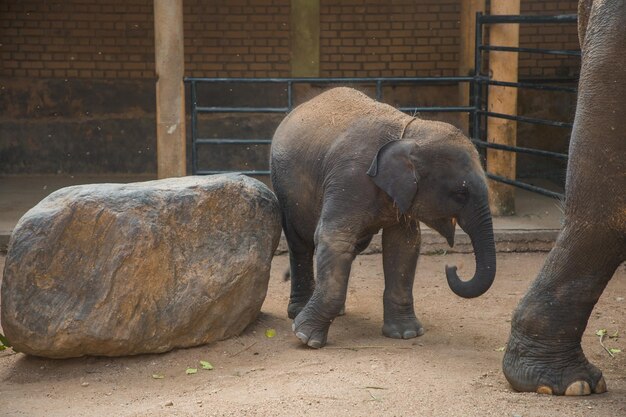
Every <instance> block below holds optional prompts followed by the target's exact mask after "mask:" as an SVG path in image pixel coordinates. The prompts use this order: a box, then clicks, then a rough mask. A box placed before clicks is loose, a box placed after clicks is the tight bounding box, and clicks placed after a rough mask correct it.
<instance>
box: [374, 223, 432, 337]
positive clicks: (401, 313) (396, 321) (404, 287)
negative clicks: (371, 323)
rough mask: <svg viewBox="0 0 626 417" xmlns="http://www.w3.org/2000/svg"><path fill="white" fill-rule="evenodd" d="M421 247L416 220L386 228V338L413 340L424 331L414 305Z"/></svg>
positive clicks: (384, 244)
mask: <svg viewBox="0 0 626 417" xmlns="http://www.w3.org/2000/svg"><path fill="white" fill-rule="evenodd" d="M419 249H420V231H419V226H418V225H417V224H416V223H414V222H410V223H401V224H398V225H395V226H391V227H389V228H385V229H383V270H384V272H385V293H384V295H383V304H384V325H383V335H385V336H387V337H392V338H394V339H410V338H413V337H417V336H421V335H423V334H424V328H423V327H422V324H421V323H420V322H419V320H417V317H416V316H415V310H414V308H413V281H414V279H415V266H416V264H417V258H418V256H419Z"/></svg>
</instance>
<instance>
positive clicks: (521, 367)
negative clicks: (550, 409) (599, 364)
mask: <svg viewBox="0 0 626 417" xmlns="http://www.w3.org/2000/svg"><path fill="white" fill-rule="evenodd" d="M513 333H515V332H513ZM502 370H503V371H504V375H505V377H506V379H507V380H508V381H509V383H510V384H511V386H512V387H513V388H514V389H515V390H516V391H525V392H533V391H534V392H537V393H539V394H549V395H571V396H578V395H589V394H592V393H595V394H601V393H603V392H606V391H607V388H606V381H605V380H604V377H603V376H602V371H600V370H599V369H598V368H596V367H595V366H594V365H592V364H591V363H589V361H587V358H585V355H584V354H583V351H582V348H581V347H580V344H579V343H578V344H576V345H575V346H573V347H571V348H569V349H567V347H566V346H554V347H553V348H552V349H551V348H550V347H549V346H547V345H545V344H538V343H537V342H532V341H529V339H527V338H524V337H521V336H519V335H514V334H512V335H511V338H510V339H509V343H508V345H507V350H506V353H505V354H504V359H503V365H502Z"/></svg>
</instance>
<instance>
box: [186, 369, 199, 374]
mask: <svg viewBox="0 0 626 417" xmlns="http://www.w3.org/2000/svg"><path fill="white" fill-rule="evenodd" d="M185 373H186V374H187V375H193V374H197V373H198V368H187V370H186V371H185Z"/></svg>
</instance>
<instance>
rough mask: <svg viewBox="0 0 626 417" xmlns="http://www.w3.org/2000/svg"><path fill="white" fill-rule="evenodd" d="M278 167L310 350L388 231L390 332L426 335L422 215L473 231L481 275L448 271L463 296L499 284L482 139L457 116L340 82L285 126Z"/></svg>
mask: <svg viewBox="0 0 626 417" xmlns="http://www.w3.org/2000/svg"><path fill="white" fill-rule="evenodd" d="M271 175H272V184H273V186H274V190H275V192H276V195H277V197H278V200H279V203H280V206H281V210H282V215H283V218H282V223H283V230H284V232H285V236H286V238H287V242H288V244H289V256H290V264H291V297H290V301H289V306H288V314H289V317H291V318H294V319H295V320H294V326H293V329H294V333H295V335H296V336H297V337H298V338H299V339H300V340H301V341H302V342H303V343H304V344H306V345H308V346H310V347H314V348H319V347H322V346H324V345H325V344H326V341H327V334H328V329H329V326H330V324H331V322H332V321H333V320H334V318H335V317H336V316H337V315H338V314H340V312H341V311H342V308H343V306H344V302H345V297H346V288H347V283H348V277H349V274H350V267H351V264H352V261H353V260H354V258H355V256H356V255H357V254H358V253H360V252H361V251H363V250H364V249H365V248H366V247H367V245H368V244H369V242H370V241H371V239H372V236H373V235H374V234H375V233H377V232H378V231H379V230H381V229H382V231H383V233H382V244H383V268H384V272H385V293H384V296H383V303H384V325H383V329H382V331H383V334H384V335H385V336H388V337H393V338H404V339H408V338H412V337H416V336H419V335H421V334H422V333H423V332H424V329H423V327H422V325H421V324H420V322H419V321H418V320H417V317H416V315H415V312H414V308H413V294H412V288H413V279H414V276H415V267H416V262H417V258H418V255H419V248H420V229H419V221H422V222H424V223H426V224H427V225H429V226H430V227H432V228H434V229H435V230H437V231H438V232H439V233H441V234H442V235H443V236H444V237H445V238H446V239H447V240H448V242H449V243H450V244H453V242H454V228H455V223H456V221H458V224H459V225H460V226H461V227H462V228H463V229H464V230H465V231H466V232H467V233H468V234H469V235H470V238H471V239H472V244H473V246H474V250H475V254H476V272H475V274H474V277H473V278H471V279H470V280H468V281H461V280H460V279H459V277H458V276H457V274H456V268H455V267H450V268H448V269H447V271H446V272H447V278H448V283H449V285H450V287H451V289H452V290H453V291H454V292H455V293H457V294H458V295H460V296H462V297H467V298H471V297H476V296H478V295H480V294H482V293H484V292H485V291H486V290H487V289H488V288H489V286H490V285H491V283H492V282H493V279H494V276H495V267H496V263H495V245H494V241H493V228H492V223H491V215H490V212H489V206H488V198H487V187H486V182H485V176H484V173H483V170H482V167H481V165H480V162H479V159H478V153H477V152H476V149H475V148H474V146H473V145H472V144H471V142H470V141H469V140H468V139H467V138H466V137H465V136H463V134H462V133H461V132H460V131H459V130H458V129H456V128H454V127H453V126H451V125H449V124H446V123H441V122H434V121H425V120H420V119H416V118H412V117H410V116H408V115H406V114H404V113H402V112H400V111H399V110H397V109H394V108H393V107H391V106H388V105H386V104H382V103H377V102H375V101H374V100H372V99H370V98H368V97H367V96H365V95H364V94H362V93H360V92H358V91H356V90H353V89H350V88H335V89H332V90H329V91H327V92H325V93H322V94H320V95H319V96H317V97H315V98H314V99H312V100H310V101H308V102H306V103H304V104H302V105H301V106H299V107H298V108H296V109H295V110H294V111H293V112H292V113H290V114H289V115H288V116H287V117H286V118H285V119H284V120H283V122H282V123H281V124H280V126H279V127H278V129H277V130H276V133H275V135H274V139H273V141H272V151H271ZM314 254H315V256H314ZM314 257H315V262H316V267H317V276H316V279H314V276H313V260H314V259H313V258H314Z"/></svg>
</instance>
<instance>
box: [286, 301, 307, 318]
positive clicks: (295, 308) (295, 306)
mask: <svg viewBox="0 0 626 417" xmlns="http://www.w3.org/2000/svg"><path fill="white" fill-rule="evenodd" d="M305 305H306V301H304V302H291V301H290V302H289V306H287V316H288V317H289V318H290V319H292V320H293V319H295V318H296V317H297V316H298V314H300V312H301V311H302V310H303V309H304V306H305Z"/></svg>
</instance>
